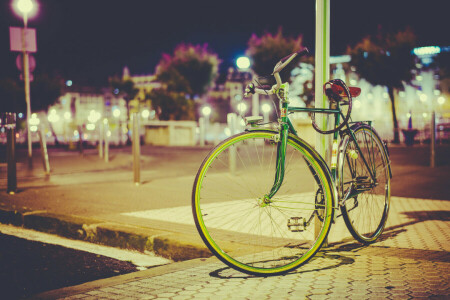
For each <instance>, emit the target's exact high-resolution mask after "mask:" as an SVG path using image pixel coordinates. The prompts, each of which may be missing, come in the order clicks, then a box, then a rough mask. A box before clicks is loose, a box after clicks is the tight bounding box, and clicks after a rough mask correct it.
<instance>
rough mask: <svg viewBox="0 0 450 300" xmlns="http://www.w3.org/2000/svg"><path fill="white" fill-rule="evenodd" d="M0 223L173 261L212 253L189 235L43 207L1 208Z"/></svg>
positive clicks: (203, 256) (207, 255) (208, 255)
mask: <svg viewBox="0 0 450 300" xmlns="http://www.w3.org/2000/svg"><path fill="white" fill-rule="evenodd" d="M0 223H3V224H10V225H13V226H18V227H24V228H27V229H33V230H36V231H41V232H45V233H50V234H55V235H58V236H62V237H66V238H70V239H75V240H82V241H87V242H91V243H96V244H102V245H106V246H111V247H117V248H122V249H130V250H137V251H139V252H143V253H145V252H146V251H151V252H154V253H155V254H156V255H158V256H161V257H164V258H167V259H170V260H173V261H185V260H190V259H194V258H207V257H210V256H211V255H212V254H211V252H210V251H209V250H208V249H207V248H206V246H204V245H203V244H201V243H199V242H198V241H196V237H193V236H190V235H186V234H177V233H172V232H168V231H162V230H158V229H151V228H143V227H138V226H131V225H124V224H118V223H113V222H105V221H101V220H96V219H91V218H85V217H78V216H71V215H59V214H54V213H49V212H47V211H42V210H41V211H26V210H23V211H17V210H14V211H11V210H5V209H0Z"/></svg>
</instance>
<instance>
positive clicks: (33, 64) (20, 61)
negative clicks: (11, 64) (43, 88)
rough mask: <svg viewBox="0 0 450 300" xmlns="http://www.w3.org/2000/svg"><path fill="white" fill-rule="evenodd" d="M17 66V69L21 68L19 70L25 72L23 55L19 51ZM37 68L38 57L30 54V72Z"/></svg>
mask: <svg viewBox="0 0 450 300" xmlns="http://www.w3.org/2000/svg"><path fill="white" fill-rule="evenodd" d="M16 66H17V69H19V71H21V72H23V55H22V53H19V55H17V58H16ZM35 68H36V59H35V58H34V56H33V55H31V54H29V55H28V70H30V72H33V71H34V69H35Z"/></svg>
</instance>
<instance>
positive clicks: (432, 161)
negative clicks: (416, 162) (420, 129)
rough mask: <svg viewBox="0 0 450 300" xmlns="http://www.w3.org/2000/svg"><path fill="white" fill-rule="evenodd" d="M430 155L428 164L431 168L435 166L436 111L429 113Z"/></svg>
mask: <svg viewBox="0 0 450 300" xmlns="http://www.w3.org/2000/svg"><path fill="white" fill-rule="evenodd" d="M430 127H431V128H430V129H431V141H430V146H431V151H430V152H431V157H430V166H431V167H432V168H434V167H436V113H435V112H434V111H433V112H432V113H431V126H430Z"/></svg>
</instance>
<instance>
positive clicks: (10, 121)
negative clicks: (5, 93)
mask: <svg viewBox="0 0 450 300" xmlns="http://www.w3.org/2000/svg"><path fill="white" fill-rule="evenodd" d="M0 125H1V127H3V128H6V138H7V142H6V143H7V144H6V162H7V173H8V174H7V189H6V192H7V193H8V194H11V195H13V194H15V193H16V191H17V173H16V130H15V129H16V114H15V113H3V114H1V118H0Z"/></svg>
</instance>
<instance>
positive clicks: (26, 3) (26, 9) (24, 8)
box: [13, 0, 37, 168]
mask: <svg viewBox="0 0 450 300" xmlns="http://www.w3.org/2000/svg"><path fill="white" fill-rule="evenodd" d="M13 8H14V10H15V11H16V14H18V15H21V16H22V17H23V30H22V54H23V73H24V74H23V75H24V83H25V101H26V104H27V140H28V166H29V167H30V168H32V167H33V152H32V151H33V150H32V146H31V130H30V115H31V106H30V69H29V61H28V52H27V49H26V47H25V32H26V31H27V25H28V18H29V17H32V16H33V15H34V14H35V13H36V12H37V4H36V3H35V2H33V1H32V0H17V1H15V2H13Z"/></svg>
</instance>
